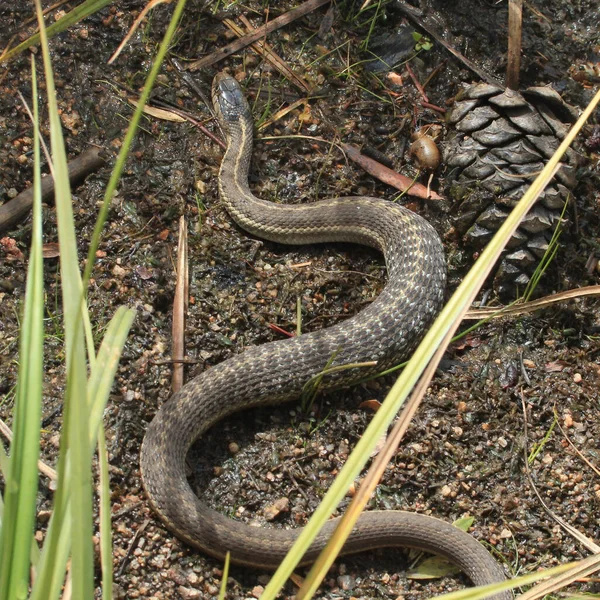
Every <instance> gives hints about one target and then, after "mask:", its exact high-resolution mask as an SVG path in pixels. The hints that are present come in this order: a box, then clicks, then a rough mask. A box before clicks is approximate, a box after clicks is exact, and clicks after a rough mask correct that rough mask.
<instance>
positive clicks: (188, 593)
mask: <svg viewBox="0 0 600 600" xmlns="http://www.w3.org/2000/svg"><path fill="white" fill-rule="evenodd" d="M177 592H178V593H179V595H180V596H181V597H182V598H183V599H184V600H193V599H194V598H200V597H201V594H200V590H195V589H194V588H189V587H184V586H182V585H180V586H179V587H178V588H177Z"/></svg>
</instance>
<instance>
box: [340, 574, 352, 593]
mask: <svg viewBox="0 0 600 600" xmlns="http://www.w3.org/2000/svg"><path fill="white" fill-rule="evenodd" d="M337 582H338V585H339V586H340V587H341V588H342V589H343V590H351V589H353V588H354V586H355V584H356V580H355V579H354V577H352V576H350V575H340V576H339V577H338V578H337Z"/></svg>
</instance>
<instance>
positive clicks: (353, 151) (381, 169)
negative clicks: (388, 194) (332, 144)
mask: <svg viewBox="0 0 600 600" xmlns="http://www.w3.org/2000/svg"><path fill="white" fill-rule="evenodd" d="M341 148H342V150H343V151H344V152H345V153H346V154H347V155H348V158H349V159H350V160H353V161H354V162H355V163H357V164H359V165H360V166H361V167H362V168H363V169H364V170H365V171H366V172H367V173H370V174H371V175H373V177H377V179H379V180H380V181H383V182H384V183H387V184H388V185H391V186H392V187H395V188H396V189H398V190H400V191H401V192H406V193H407V194H409V195H410V196H416V197H417V198H425V199H426V200H442V197H441V196H439V195H438V194H436V193H435V192H432V191H429V192H428V191H427V188H426V187H425V186H424V185H421V184H420V183H416V182H414V181H413V180H412V179H410V178H409V177H405V176H404V175H400V173H396V171H393V170H392V169H388V168H387V167H386V166H384V165H382V164H380V163H378V162H377V161H375V160H373V159H372V158H368V157H367V156H365V155H364V154H361V153H360V152H359V151H358V149H357V148H355V147H354V146H350V145H348V144H341Z"/></svg>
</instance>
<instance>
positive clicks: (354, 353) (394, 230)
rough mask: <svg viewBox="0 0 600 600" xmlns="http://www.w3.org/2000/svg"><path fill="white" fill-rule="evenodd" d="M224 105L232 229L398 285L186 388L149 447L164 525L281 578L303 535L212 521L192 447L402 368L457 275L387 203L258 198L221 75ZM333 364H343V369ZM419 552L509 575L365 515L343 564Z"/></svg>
mask: <svg viewBox="0 0 600 600" xmlns="http://www.w3.org/2000/svg"><path fill="white" fill-rule="evenodd" d="M213 101H214V103H215V108H216V110H217V114H218V117H219V119H220V121H221V124H222V126H223V127H224V129H225V132H226V134H227V149H226V151H225V155H224V157H223V161H222V164H221V169H220V173H219V190H220V195H221V199H222V201H223V203H224V204H225V206H226V208H227V211H228V212H229V214H230V215H231V216H232V218H233V219H234V220H235V221H236V222H237V223H238V224H239V225H240V226H241V227H243V228H244V229H245V230H247V231H248V232H250V233H252V234H255V235H257V236H260V237H262V238H266V239H268V240H272V241H274V242H280V243H284V244H312V243H317V242H326V241H328V242H356V243H359V244H364V245H367V246H371V247H374V248H377V249H378V250H380V251H381V252H383V254H384V257H385V261H386V266H387V270H388V283H387V285H386V286H385V288H384V290H383V291H382V293H381V294H380V295H379V297H378V298H377V299H376V300H375V301H374V302H373V303H372V304H371V305H369V307H368V308H366V309H365V310H363V311H361V312H360V313H359V314H357V315H356V316H354V317H353V318H351V319H349V320H347V321H345V322H343V323H340V324H338V325H335V326H334V327H330V328H328V329H325V330H322V331H316V332H313V333H309V334H305V335H302V336H299V337H295V338H290V339H286V340H282V341H276V342H271V343H268V344H264V345H261V346H258V347H251V348H249V349H247V350H245V351H244V352H243V353H241V354H239V355H236V356H234V357H233V358H231V359H229V360H227V361H225V362H223V363H221V364H219V365H217V366H214V367H212V368H210V369H208V370H207V371H205V372H204V373H202V374H201V375H199V376H198V377H196V378H195V379H193V380H191V381H190V382H189V383H187V384H186V385H185V386H184V387H183V388H182V389H181V390H180V391H179V392H177V393H176V394H174V395H173V397H172V398H170V399H169V401H168V402H166V403H165V404H164V405H163V406H162V407H161V408H160V410H159V411H158V413H157V414H156V416H155V418H154V420H153V421H152V423H151V424H150V426H149V428H148V430H147V433H146V436H145V438H144V441H143V444H142V449H141V457H140V466H141V472H142V478H143V483H144V487H145V489H146V492H147V495H148V497H149V499H150V502H151V504H152V506H153V508H154V509H155V511H156V512H157V513H158V515H159V516H160V517H161V519H162V520H163V522H164V523H165V525H166V526H167V527H168V528H169V529H170V530H172V531H173V532H174V533H175V535H177V536H178V537H180V538H181V539H182V540H184V541H185V542H187V543H188V544H190V545H192V546H195V547H196V548H199V549H200V550H201V551H202V552H205V553H206V554H210V555H212V556H215V557H218V558H221V559H222V558H223V557H224V556H225V554H226V552H227V551H230V552H231V560H232V561H233V562H235V563H241V564H244V565H250V566H254V567H261V568H275V567H277V566H278V564H279V563H280V562H281V561H282V559H283V558H284V556H285V555H286V553H287V551H288V550H289V548H290V547H291V545H292V544H293V542H294V540H295V539H296V537H297V535H298V533H299V531H300V530H299V529H292V530H287V529H275V528H270V529H268V530H267V529H263V528H256V527H252V526H249V525H246V524H244V523H241V522H238V521H234V520H232V519H229V518H227V517H225V516H224V515H222V514H220V513H218V512H216V511H214V510H212V509H210V508H209V507H208V506H207V505H205V504H204V503H203V502H202V501H201V500H200V499H199V498H198V497H197V496H196V495H195V494H194V493H193V491H192V490H191V488H190V486H189V484H188V482H187V480H186V474H185V458H186V455H187V452H188V450H189V448H190V446H191V444H192V443H193V442H194V441H195V440H196V439H198V438H199V437H200V436H201V435H202V434H203V433H204V432H205V431H206V430H207V429H209V428H210V427H212V426H213V425H214V424H215V423H217V422H218V421H219V420H220V419H222V418H223V417H225V416H226V415H229V414H231V413H234V412H236V411H239V410H241V409H245V408H249V407H253V406H257V405H266V404H278V403H281V402H285V401H289V400H292V399H294V398H298V397H299V395H300V394H301V392H302V388H303V386H304V385H305V384H306V382H307V381H308V380H309V379H311V377H313V376H314V375H315V374H318V373H320V372H321V371H322V370H323V369H324V368H325V367H327V366H332V365H343V364H349V363H357V362H365V361H373V360H376V361H377V366H376V367H374V368H373V372H374V371H375V370H377V371H379V370H382V369H384V368H386V367H389V366H392V365H394V364H397V363H398V362H399V361H400V360H402V359H403V358H405V357H406V356H407V355H408V353H409V352H410V351H411V350H412V349H413V348H414V346H415V345H416V343H418V341H419V339H420V337H421V336H422V334H423V333H424V331H425V330H426V328H427V326H428V325H429V324H430V323H431V321H432V320H433V318H434V317H435V316H436V314H437V312H438V310H439V308H440V306H441V303H442V299H443V295H444V287H445V277H446V268H445V260H444V253H443V248H442V245H441V242H440V239H439V237H438V235H437V233H436V232H435V230H434V229H433V228H432V227H431V225H430V224H429V223H427V222H426V221H425V220H424V219H422V218H421V217H419V216H418V215H416V214H414V213H413V212H411V211H409V210H407V209H405V208H403V207H401V206H398V205H397V204H393V203H391V202H387V201H385V200H381V199H377V198H369V197H363V196H356V197H341V198H335V199H330V200H323V201H320V202H316V203H314V204H309V205H292V206H284V205H276V204H273V203H271V202H266V201H264V200H261V199H259V198H257V197H255V196H254V195H253V194H252V192H251V191H250V189H249V187H248V171H249V167H250V158H251V153H252V128H253V122H252V115H251V112H250V109H249V107H248V104H247V102H246V99H245V97H244V95H243V93H242V90H241V88H240V86H239V84H238V83H237V81H236V80H235V79H234V78H232V77H231V76H229V75H225V74H220V75H217V77H216V78H215V81H214V83H213ZM332 358H333V361H332ZM368 374H369V372H368V371H365V370H364V369H361V370H345V371H344V370H342V371H340V372H338V373H336V374H332V375H331V376H327V377H325V378H324V379H323V381H322V387H323V388H330V389H331V388H335V387H339V386H342V385H348V384H351V383H352V382H353V381H356V380H358V379H359V378H363V377H365V375H368ZM336 524H337V519H334V520H331V521H329V522H328V523H327V524H326V526H325V528H324V529H323V530H322V532H321V533H320V534H319V536H318V537H317V539H316V540H315V542H314V543H313V545H312V546H311V547H310V549H309V550H308V552H307V553H306V555H305V556H304V559H303V561H302V562H303V564H305V563H310V562H311V561H313V560H314V559H315V557H316V556H317V554H318V553H319V552H320V550H321V549H322V548H323V547H324V545H325V543H326V542H327V539H328V538H329V536H330V535H331V533H332V531H333V529H334V528H335V526H336ZM385 546H409V547H414V548H419V549H422V550H425V551H429V552H433V553H436V554H441V555H444V556H446V557H447V558H449V559H450V560H452V561H453V562H455V563H456V564H457V565H458V566H459V567H460V568H461V569H462V570H463V571H464V572H465V573H466V574H467V575H468V576H469V578H470V579H471V580H472V581H473V582H474V583H476V584H486V583H492V582H495V581H502V580H504V574H503V572H502V569H501V568H500V567H499V566H498V565H497V563H496V562H495V561H494V559H493V558H492V557H491V555H490V554H489V553H488V552H487V551H486V550H485V548H484V547H483V546H482V545H481V544H479V543H478V542H477V541H476V540H475V539H474V538H472V537H471V536H470V535H468V534H467V533H464V532H463V531H461V530H459V529H457V528H455V527H453V526H452V525H450V524H448V523H445V522H443V521H440V520H438V519H435V518H433V517H429V516H425V515H419V514H414V513H409V512H404V511H368V512H365V513H363V514H362V515H361V517H360V519H359V520H358V522H357V524H356V526H355V528H354V530H353V532H352V534H351V535H350V538H349V540H348V542H347V544H346V545H345V546H344V549H343V551H342V552H343V553H350V552H359V551H364V550H369V549H373V548H377V547H385Z"/></svg>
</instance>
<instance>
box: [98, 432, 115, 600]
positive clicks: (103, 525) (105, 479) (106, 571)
mask: <svg viewBox="0 0 600 600" xmlns="http://www.w3.org/2000/svg"><path fill="white" fill-rule="evenodd" d="M98 462H99V463H100V485H99V488H100V489H99V496H100V564H101V565H102V600H112V597H113V589H112V588H113V561H112V531H111V518H110V477H109V475H108V452H107V450H106V438H105V437H104V427H100V432H99V435H98Z"/></svg>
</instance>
